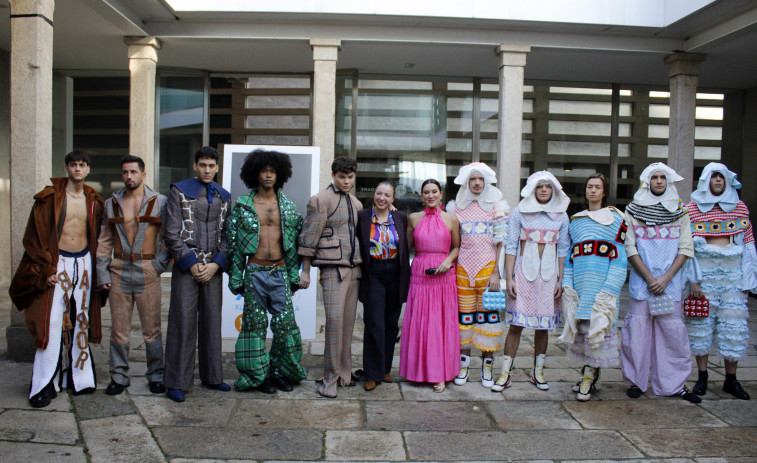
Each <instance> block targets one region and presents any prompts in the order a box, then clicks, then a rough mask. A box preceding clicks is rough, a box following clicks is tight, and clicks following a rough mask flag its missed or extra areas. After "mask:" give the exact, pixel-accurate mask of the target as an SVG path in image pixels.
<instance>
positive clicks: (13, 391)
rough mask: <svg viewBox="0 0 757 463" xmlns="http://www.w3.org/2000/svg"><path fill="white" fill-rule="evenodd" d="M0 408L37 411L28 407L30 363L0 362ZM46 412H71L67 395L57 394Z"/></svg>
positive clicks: (30, 376) (63, 393)
mask: <svg viewBox="0 0 757 463" xmlns="http://www.w3.org/2000/svg"><path fill="white" fill-rule="evenodd" d="M0 371H2V372H3V373H2V374H1V375H0V408H24V409H28V410H37V409H35V408H32V406H31V405H29V381H31V378H32V364H31V363H16V362H11V361H10V360H5V359H3V360H0ZM44 410H46V411H61V412H68V411H71V402H69V400H68V393H66V392H65V391H63V392H59V393H58V396H57V397H56V398H54V399H53V400H52V402H51V403H50V405H48V406H47V407H45V408H44Z"/></svg>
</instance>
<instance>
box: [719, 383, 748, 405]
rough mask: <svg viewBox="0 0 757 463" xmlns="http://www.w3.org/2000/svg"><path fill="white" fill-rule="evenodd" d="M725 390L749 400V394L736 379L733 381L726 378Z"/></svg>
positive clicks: (738, 397) (739, 397)
mask: <svg viewBox="0 0 757 463" xmlns="http://www.w3.org/2000/svg"><path fill="white" fill-rule="evenodd" d="M723 392H727V393H729V394H731V395H732V396H734V397H736V398H737V399H741V400H749V394H747V392H746V391H745V390H744V389H742V388H741V384H739V382H738V381H736V380H735V379H734V380H733V381H728V380H726V381H725V382H724V383H723Z"/></svg>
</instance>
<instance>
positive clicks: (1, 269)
mask: <svg viewBox="0 0 757 463" xmlns="http://www.w3.org/2000/svg"><path fill="white" fill-rule="evenodd" d="M10 69H11V55H10V53H9V52H7V51H5V50H0V262H11V242H10V241H11V151H10V148H11V146H10V145H11V139H10V137H11V119H10V109H11V94H10V89H11V85H10V76H11V71H10ZM13 270H14V269H12V268H11V267H10V265H2V266H0V287H2V288H7V287H8V285H9V284H10V281H11V274H12V273H13Z"/></svg>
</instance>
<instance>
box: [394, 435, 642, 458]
mask: <svg viewBox="0 0 757 463" xmlns="http://www.w3.org/2000/svg"><path fill="white" fill-rule="evenodd" d="M405 443H406V445H407V451H408V457H409V459H411V460H431V459H433V460H444V461H447V460H452V459H454V460H456V461H469V460H499V461H508V460H528V459H531V460H534V459H551V460H563V459H577V458H605V459H617V458H640V457H643V455H642V454H641V453H640V452H639V451H638V450H636V449H635V448H634V447H633V446H632V445H631V444H630V443H629V442H628V441H627V440H626V439H625V438H624V437H623V436H621V435H620V434H618V433H616V432H614V431H573V430H565V431H554V430H553V431H544V430H540V431H510V432H507V433H505V432H501V431H490V432H478V433H459V432H406V433H405Z"/></svg>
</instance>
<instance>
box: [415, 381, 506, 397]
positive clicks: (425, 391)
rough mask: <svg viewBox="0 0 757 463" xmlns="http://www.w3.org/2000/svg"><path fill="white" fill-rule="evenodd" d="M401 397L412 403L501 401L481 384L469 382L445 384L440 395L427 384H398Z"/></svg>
mask: <svg viewBox="0 0 757 463" xmlns="http://www.w3.org/2000/svg"><path fill="white" fill-rule="evenodd" d="M400 389H401V391H402V397H403V398H404V399H405V400H413V401H437V402H441V401H443V402H448V401H471V402H480V401H486V400H502V394H501V393H499V392H492V391H491V389H489V388H485V387H481V383H480V382H478V383H476V382H469V383H467V384H466V385H465V386H456V385H455V384H454V383H453V382H452V381H448V382H447V388H446V389H445V391H444V392H442V393H437V392H434V389H433V387H432V385H431V384H429V383H414V382H409V381H407V382H402V383H400Z"/></svg>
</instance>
